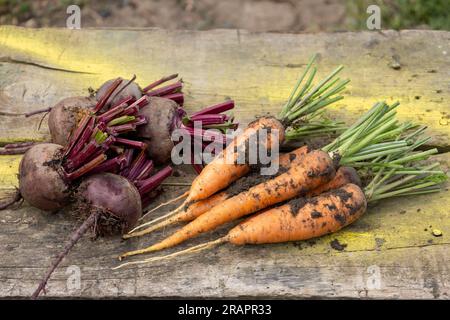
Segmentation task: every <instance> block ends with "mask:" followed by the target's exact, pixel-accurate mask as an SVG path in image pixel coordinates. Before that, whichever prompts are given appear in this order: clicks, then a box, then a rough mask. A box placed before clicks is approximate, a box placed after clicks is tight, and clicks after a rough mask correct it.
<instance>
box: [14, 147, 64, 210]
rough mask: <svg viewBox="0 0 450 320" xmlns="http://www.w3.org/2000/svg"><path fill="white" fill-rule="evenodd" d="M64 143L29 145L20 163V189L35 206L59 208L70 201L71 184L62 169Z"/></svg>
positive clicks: (47, 208)
mask: <svg viewBox="0 0 450 320" xmlns="http://www.w3.org/2000/svg"><path fill="white" fill-rule="evenodd" d="M62 153H63V147H62V146H60V145H57V144H53V143H42V144H37V145H35V146H34V147H32V148H31V149H29V150H28V151H27V152H26V153H25V155H24V156H23V158H22V160H21V161H20V167H19V191H20V194H21V195H22V197H23V198H24V199H25V200H26V201H28V202H29V203H30V204H31V205H32V206H34V207H36V208H39V209H41V210H46V211H55V210H59V209H61V208H62V207H64V206H65V205H66V204H67V203H68V201H69V185H68V184H67V182H66V181H65V180H64V178H63V176H62V172H61V171H60V166H59V163H58V162H59V159H61V157H62Z"/></svg>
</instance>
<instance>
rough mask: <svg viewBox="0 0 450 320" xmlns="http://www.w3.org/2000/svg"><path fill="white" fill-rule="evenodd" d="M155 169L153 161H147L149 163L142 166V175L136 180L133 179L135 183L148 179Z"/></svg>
mask: <svg viewBox="0 0 450 320" xmlns="http://www.w3.org/2000/svg"><path fill="white" fill-rule="evenodd" d="M153 168H154V165H153V161H152V160H147V162H146V163H145V164H144V165H143V166H142V168H141V170H140V173H139V174H138V175H137V176H136V178H134V179H133V181H135V180H143V179H147V178H148V176H149V175H150V173H151V172H152V170H153Z"/></svg>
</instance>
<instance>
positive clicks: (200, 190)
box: [141, 117, 285, 222]
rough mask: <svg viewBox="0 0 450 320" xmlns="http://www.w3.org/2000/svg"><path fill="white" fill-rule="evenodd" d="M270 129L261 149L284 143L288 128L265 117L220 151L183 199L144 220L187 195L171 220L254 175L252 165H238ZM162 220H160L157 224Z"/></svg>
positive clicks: (169, 214) (273, 119) (253, 123)
mask: <svg viewBox="0 0 450 320" xmlns="http://www.w3.org/2000/svg"><path fill="white" fill-rule="evenodd" d="M262 129H264V130H267V131H268V132H269V133H268V134H267V139H266V141H259V148H266V150H268V151H269V150H272V146H273V145H274V144H275V143H278V144H281V143H282V142H283V141H284V130H285V128H284V126H283V124H282V123H281V122H280V121H279V120H277V119H276V118H274V117H261V118H258V119H257V120H255V121H253V122H251V123H249V125H248V126H247V128H246V129H245V130H244V131H243V132H242V133H241V134H240V135H238V136H236V137H235V138H234V139H233V141H231V142H230V144H229V145H228V146H227V147H226V148H225V149H224V150H222V152H220V153H219V154H218V155H217V156H216V157H215V158H214V160H213V161H211V162H210V163H209V164H208V165H207V166H206V167H205V168H203V170H202V171H201V172H200V173H199V175H198V176H197V177H196V178H195V179H194V181H193V182H192V184H191V187H190V189H189V191H188V192H186V193H185V194H183V195H182V196H180V197H177V198H175V199H172V200H170V201H168V202H166V203H164V204H161V205H159V206H157V207H156V208H154V209H152V210H150V211H148V212H147V213H145V214H144V215H143V216H142V217H141V220H142V219H144V218H145V217H146V216H147V215H148V214H150V213H152V212H153V211H155V210H156V209H158V208H160V207H161V206H164V205H166V204H169V203H172V202H174V201H176V200H178V199H180V198H182V197H184V196H187V198H186V199H185V201H184V202H183V203H182V204H181V205H180V206H179V207H178V208H176V209H175V210H173V211H171V212H169V213H168V214H166V215H165V216H164V218H168V217H171V216H173V215H175V214H177V213H178V212H180V211H182V210H183V209H184V208H185V207H186V205H190V204H192V203H194V202H196V201H199V200H203V199H206V198H208V197H210V196H212V195H213V194H215V193H216V192H217V191H219V190H222V189H224V188H226V187H228V186H229V185H230V184H231V183H233V182H234V181H236V180H238V179H239V178H241V177H243V176H245V175H246V174H247V173H249V172H250V169H251V167H250V165H249V164H247V163H243V164H239V163H237V162H238V160H239V157H240V156H241V152H242V150H245V148H247V147H248V143H249V141H250V139H251V137H252V136H254V135H256V136H257V135H258V133H259V131H260V130H262ZM157 221H160V219H156V220H155V222H157Z"/></svg>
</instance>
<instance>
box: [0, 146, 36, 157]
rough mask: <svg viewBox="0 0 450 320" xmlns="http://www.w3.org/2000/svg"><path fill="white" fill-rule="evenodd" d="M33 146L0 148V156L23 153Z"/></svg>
mask: <svg viewBox="0 0 450 320" xmlns="http://www.w3.org/2000/svg"><path fill="white" fill-rule="evenodd" d="M32 147H33V146H28V147H17V148H6V147H5V148H0V156H7V155H14V154H24V153H25V152H27V151H28V150H29V149H31V148H32Z"/></svg>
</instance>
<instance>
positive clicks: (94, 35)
mask: <svg viewBox="0 0 450 320" xmlns="http://www.w3.org/2000/svg"><path fill="white" fill-rule="evenodd" d="M449 40H450V33H449V32H436V31H402V32H393V31H388V32H383V33H372V32H363V33H337V34H315V35H310V34H301V35H291V34H265V33H262V34H256V33H249V32H244V31H236V30H216V31H208V32H194V31H165V30H158V29H142V30H125V29H113V30H111V29H107V30H98V29H86V30H81V31H80V30H77V31H70V30H63V29H33V30H30V29H22V28H15V27H1V28H0V121H1V123H2V126H1V127H0V144H4V143H8V142H12V141H23V140H45V139H48V130H47V128H46V125H45V123H44V125H43V126H42V128H41V130H37V126H38V122H39V119H38V118H39V117H37V118H29V119H24V118H23V117H20V116H11V115H10V114H11V113H21V112H25V111H30V110H35V109H38V108H42V107H46V106H50V105H52V104H54V103H55V102H57V101H58V100H59V99H61V98H63V97H66V96H71V95H85V94H87V89H88V87H90V86H92V87H94V88H95V87H98V86H99V85H100V84H101V83H102V82H103V81H104V80H106V79H109V78H112V77H116V76H118V75H120V76H124V77H127V76H129V75H131V74H133V73H136V75H137V76H138V79H139V83H141V84H142V85H145V84H146V83H148V82H151V81H152V80H154V79H156V78H158V77H160V76H162V75H165V74H170V73H173V72H179V73H180V75H182V76H183V78H184V80H185V90H184V91H185V92H186V93H187V101H186V105H187V109H188V110H190V111H192V110H196V109H197V108H199V107H200V106H205V105H208V104H211V103H215V102H220V101H222V100H223V99H224V98H226V97H232V98H233V99H235V100H236V102H237V105H238V107H237V109H236V116H237V118H238V120H239V121H240V122H241V123H243V124H245V123H247V122H248V121H250V120H251V119H252V118H253V117H254V115H255V114H262V113H265V112H271V113H276V112H277V110H278V109H279V106H280V105H282V103H283V101H284V99H285V98H286V97H287V96H288V94H289V90H290V88H291V87H292V85H293V84H294V82H295V80H296V77H297V76H298V75H299V73H300V72H301V71H302V67H303V66H304V65H305V63H306V61H307V60H308V57H309V56H310V55H311V54H313V53H315V52H318V53H319V54H320V62H319V73H320V75H324V74H325V73H326V72H329V71H330V70H331V69H332V68H333V67H335V66H336V65H337V64H344V65H345V67H346V68H345V71H344V72H343V76H345V77H349V78H351V79H352V82H351V84H350V85H349V87H348V90H346V92H345V95H346V99H344V100H343V101H342V102H341V103H339V104H337V105H336V106H334V107H333V110H332V112H331V114H332V115H333V116H335V117H339V118H341V119H344V120H345V121H347V122H350V121H351V120H353V119H355V118H356V117H357V116H358V115H359V114H361V113H362V112H363V111H364V110H366V109H368V108H369V107H370V106H371V105H372V104H373V103H374V102H375V101H377V100H382V99H386V100H387V101H388V102H392V101H395V100H399V101H400V102H401V104H402V105H401V107H400V108H399V113H400V117H401V118H402V119H411V120H415V121H419V122H420V123H424V124H427V125H429V127H430V131H431V133H432V134H433V141H432V142H431V143H430V144H431V145H433V146H437V147H439V149H440V150H441V152H445V151H449V150H450V148H449V143H448V141H449V137H450V129H449V126H448V120H449V118H448V113H449V112H450V107H449V104H448V101H449V97H450V84H449V79H450V77H449V75H450V45H449V44H450V42H449ZM393 55H396V56H397V57H396V58H395V59H399V60H400V63H401V69H399V70H395V69H393V68H391V67H390V63H391V62H392V60H393V58H392V56H393ZM436 159H438V160H439V161H441V163H442V164H443V165H444V166H446V167H447V168H448V166H449V164H450V156H449V153H448V152H447V153H443V154H441V155H439V156H437V157H436ZM19 161H20V157H19V156H8V157H0V189H8V188H12V187H13V186H14V185H17V179H16V174H17V168H18V163H19ZM191 179H192V173H190V172H185V171H182V177H180V178H176V181H177V182H180V181H181V182H183V181H184V182H189V181H190V180H191ZM165 188H166V190H167V191H168V192H167V193H166V194H168V195H169V196H173V195H175V194H181V193H182V192H183V191H184V190H185V189H184V188H181V187H165ZM163 200H164V199H163V197H160V198H158V199H157V201H156V202H158V201H159V202H160V201H163ZM156 202H155V204H156ZM449 207H450V200H449V191H448V188H447V189H446V190H445V191H444V192H442V193H440V194H435V195H429V196H420V197H414V198H405V199H401V200H400V199H396V200H389V201H385V202H383V203H380V204H378V205H376V206H374V207H372V208H370V210H369V211H368V213H367V214H366V216H365V217H364V218H362V219H361V220H359V221H358V222H357V223H355V224H354V225H352V226H350V227H348V228H346V229H345V230H343V231H341V232H339V233H336V234H334V235H331V236H327V237H323V238H320V239H317V240H315V241H308V242H302V243H295V244H292V243H290V244H280V245H267V246H259V247H252V246H246V247H243V248H234V247H232V246H231V245H224V246H222V247H220V248H217V249H216V250H213V251H211V252H208V253H204V254H202V255H200V256H195V255H192V256H186V257H184V258H180V259H177V260H172V261H170V262H169V261H167V262H160V263H155V264H153V265H146V266H139V267H132V268H127V269H123V270H117V271H112V270H111V267H113V266H115V265H117V261H116V259H115V257H116V256H117V254H119V253H121V252H123V251H125V250H129V249H134V248H137V247H141V246H144V245H146V244H150V243H152V242H154V241H155V240H156V239H159V238H160V237H161V236H162V235H161V234H155V235H152V236H151V237H146V238H143V239H136V240H132V241H127V242H121V241H120V240H119V239H118V238H106V239H98V240H96V241H91V240H89V239H88V238H85V239H83V240H82V241H81V242H80V244H79V245H77V246H76V248H75V249H74V250H73V251H72V252H71V254H70V255H69V256H68V258H67V259H66V260H65V261H64V262H63V264H62V266H61V268H59V269H58V270H57V272H56V273H55V274H54V277H53V278H52V280H51V281H50V283H49V290H48V296H50V297H68V296H70V297H95V298H104V297H119V296H121V297H167V296H169V297H190V296H194V297H250V296H251V297H275V298H300V297H324V298H329V297H339V298H342V297H362V298H386V297H393V298H443V299H445V298H448V297H449V294H450V291H449V286H450V283H449V279H450V277H449V275H450V271H449V268H448V266H449V265H450V264H449V262H450V261H449V260H450V253H449V252H450V251H449V248H450V243H449V241H448V237H449V235H450V222H449V221H450V219H449V218H450V213H449V210H448V208H449ZM169 209H170V207H168V208H166V211H167V210H169ZM419 209H420V210H419ZM166 211H161V212H159V213H158V214H163V213H164V212H166ZM75 224H76V221H75V220H73V219H72V218H71V217H70V215H69V214H68V212H67V211H65V212H61V213H58V214H56V215H49V214H46V213H43V212H40V211H39V210H36V209H33V208H30V207H28V206H27V205H26V204H25V205H23V206H22V207H20V208H12V209H9V210H5V211H2V212H0V255H1V256H2V259H0V296H2V297H24V296H28V295H30V294H31V293H32V291H33V289H34V287H35V286H36V284H37V282H38V280H39V278H40V277H41V275H42V274H43V273H44V270H45V268H46V267H47V266H48V264H49V262H50V257H52V256H54V255H55V254H56V253H57V252H58V251H59V250H60V249H61V248H62V246H63V243H64V240H65V239H66V238H67V235H68V233H69V232H70V231H71V230H72V228H73V226H74V225H75ZM228 228H229V226H227V227H225V228H223V229H221V230H219V231H218V232H216V233H214V234H209V235H205V236H202V237H199V238H198V239H195V241H192V242H191V243H189V244H186V246H181V247H182V248H184V247H187V246H189V245H192V244H193V243H198V242H200V241H204V240H209V239H213V238H215V237H217V236H219V235H220V234H223V233H224V232H225V231H226V229H228ZM432 228H438V229H440V230H442V232H443V236H442V237H433V236H432V234H431V229H432ZM425 230H426V231H425ZM169 232H171V230H165V231H164V234H167V233H169ZM333 239H338V240H339V241H340V242H341V243H345V244H347V247H346V248H345V250H344V251H342V252H338V251H336V250H334V249H332V248H331V246H330V241H331V240H333ZM68 266H78V267H79V268H80V271H81V288H80V289H73V288H72V289H71V286H68V285H67V280H68V277H69V276H70V271H71V270H73V269H69V270H67V267H68ZM66 271H68V272H69V274H66ZM187 275H188V276H187ZM69 279H70V278H69Z"/></svg>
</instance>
